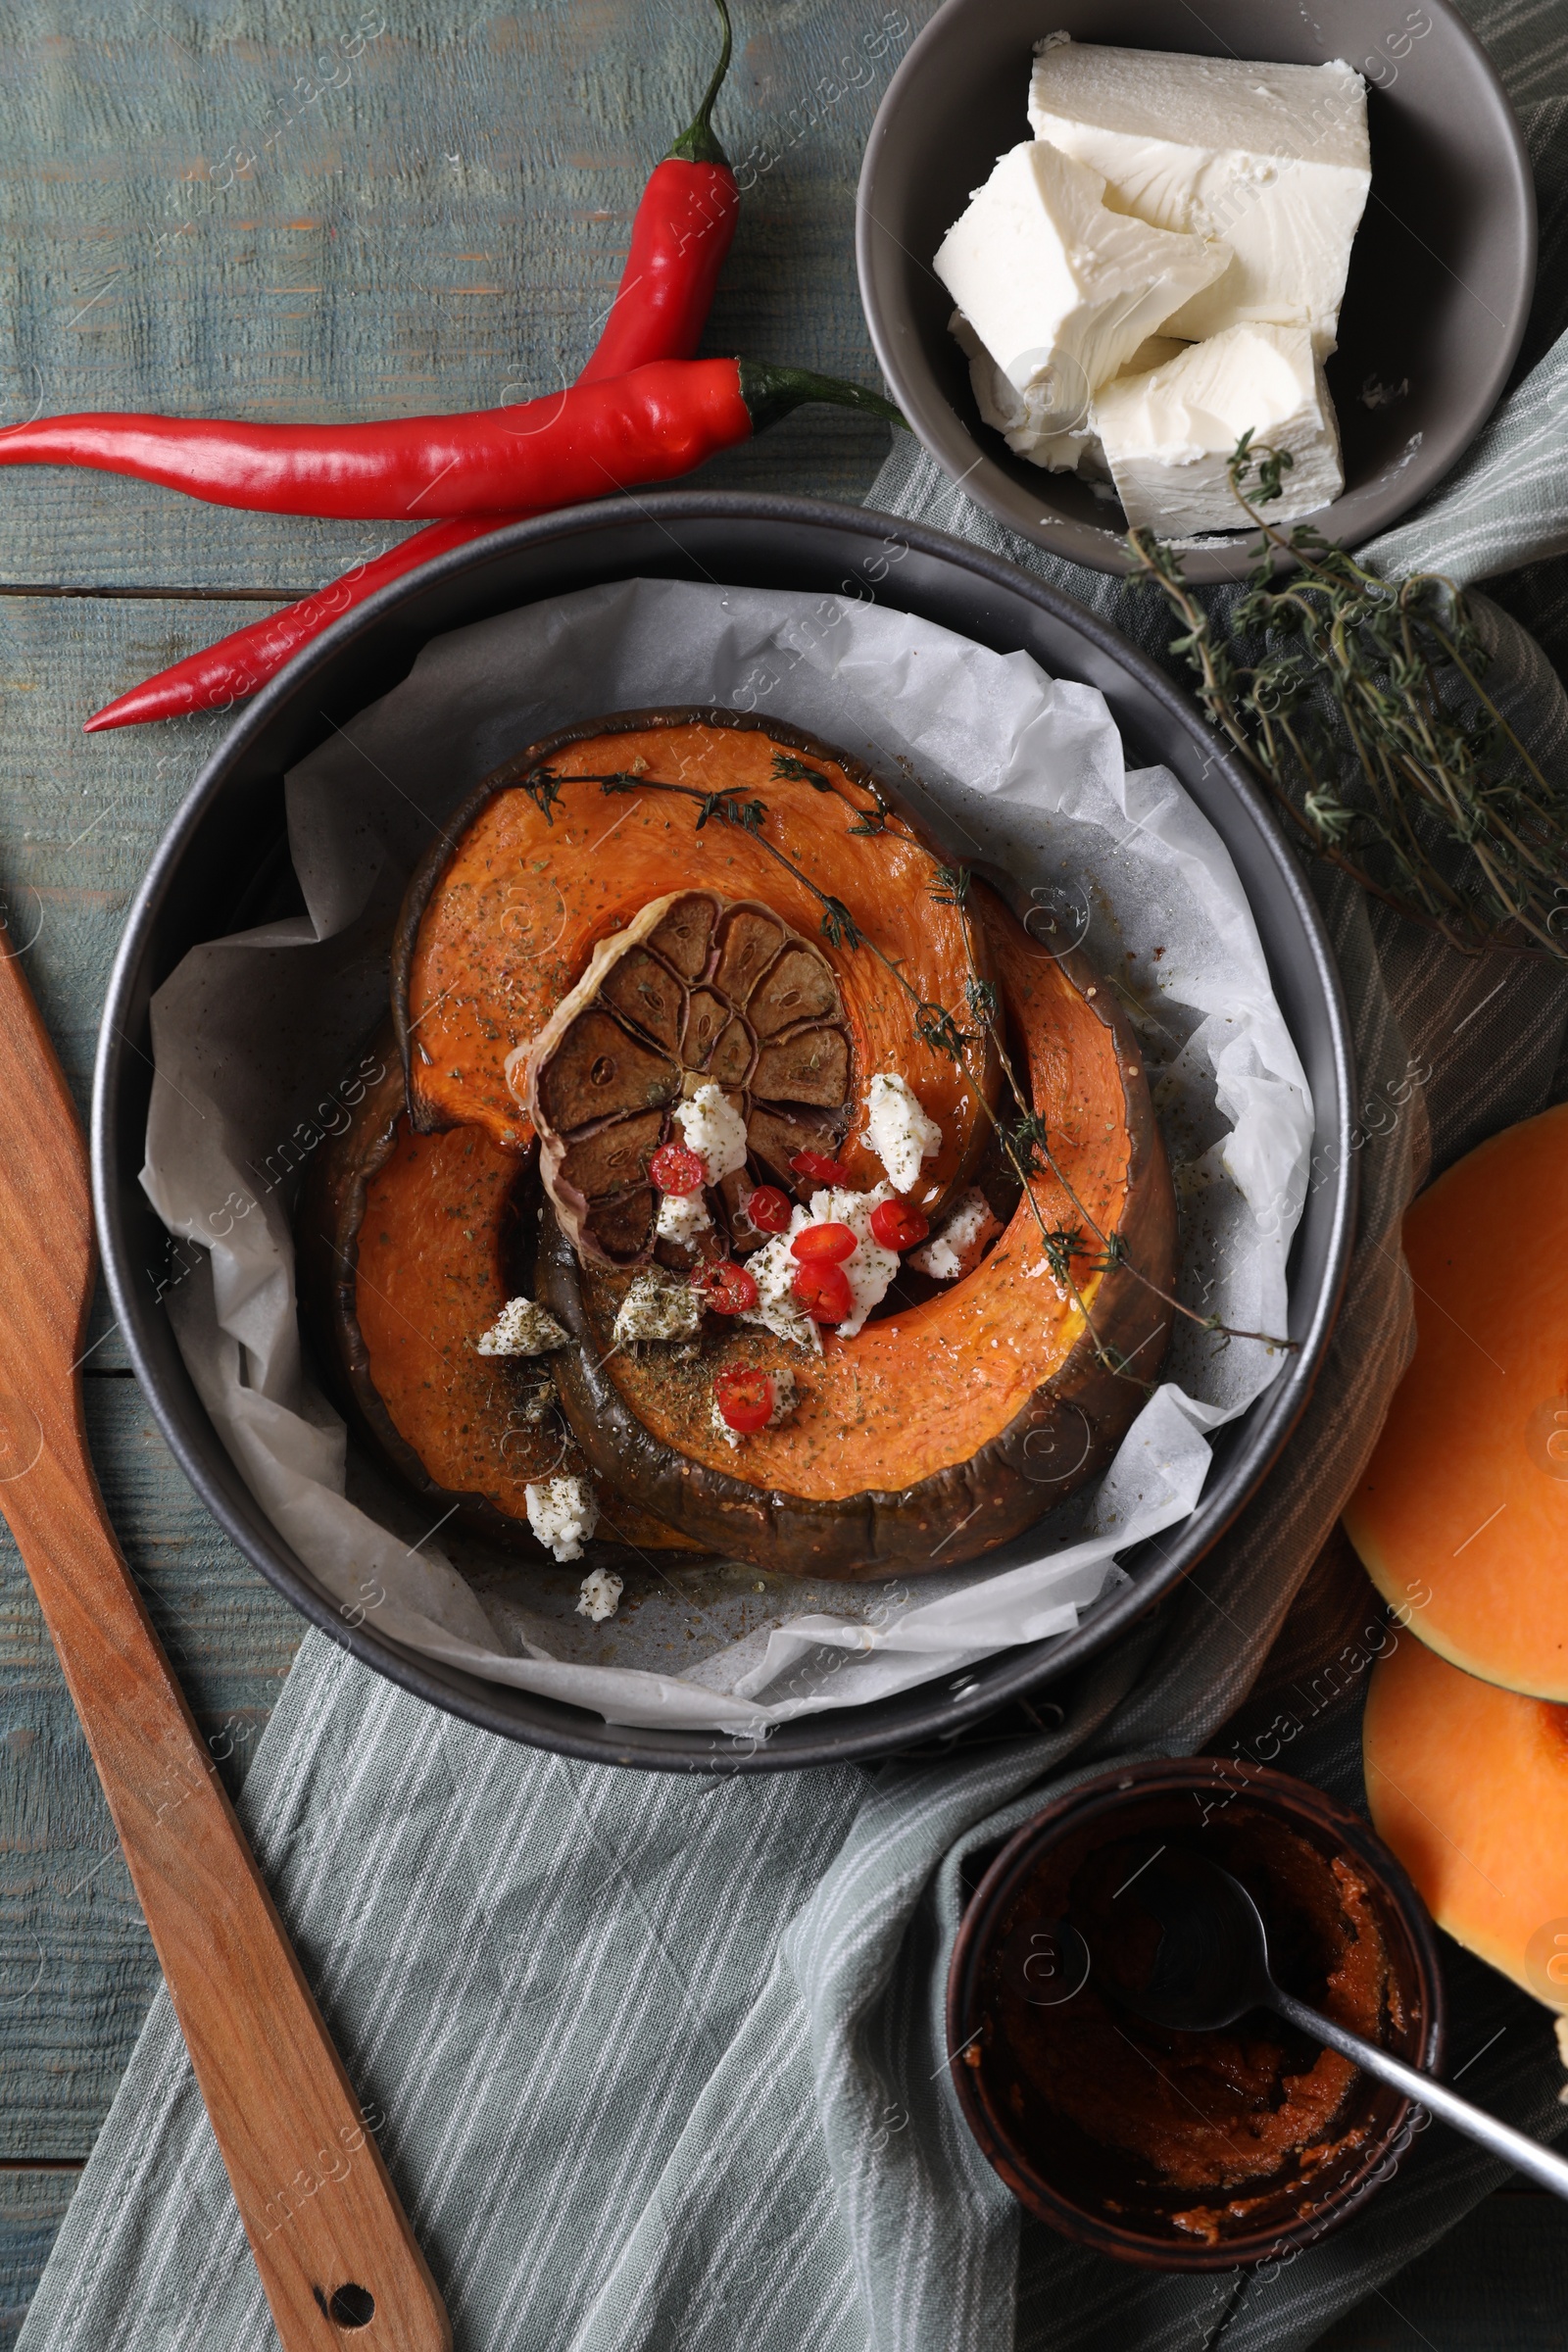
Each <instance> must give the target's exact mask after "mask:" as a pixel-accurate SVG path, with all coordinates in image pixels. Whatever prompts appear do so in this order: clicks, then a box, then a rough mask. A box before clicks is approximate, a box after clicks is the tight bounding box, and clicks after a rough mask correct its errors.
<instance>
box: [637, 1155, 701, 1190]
mask: <svg viewBox="0 0 1568 2352" xmlns="http://www.w3.org/2000/svg"><path fill="white" fill-rule="evenodd" d="M648 1174H649V1177H650V1180H651V1181H652V1182H653V1183H655V1184H657V1185H658V1187H659V1189H660V1191H661V1192H662V1193H678V1194H681V1195H685V1194H688V1193H700V1192H701V1191H702V1189H703V1187H704V1185H705V1184H706V1183H707V1182H708V1168H707V1165H706V1163H705V1161H704V1159H703V1156H702V1153H701V1152H694V1151H693V1150H692V1148H691V1146H690V1145H689V1144H661V1145H660V1147H659V1150H658V1151H657V1152H655V1153H654V1156H653V1158H652V1159H651V1160H650V1161H649V1162H648Z"/></svg>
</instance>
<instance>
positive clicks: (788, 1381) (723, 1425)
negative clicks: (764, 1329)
mask: <svg viewBox="0 0 1568 2352" xmlns="http://www.w3.org/2000/svg"><path fill="white" fill-rule="evenodd" d="M748 1320H750V1321H752V1322H755V1321H756V1320H757V1318H756V1317H755V1316H751V1317H749V1318H748ZM768 1378H769V1380H770V1381H771V1382H772V1384H773V1409H772V1411H771V1412H770V1413H769V1414H768V1416H767V1419H766V1420H765V1421H764V1422H763V1424H762V1426H763V1428H764V1429H777V1428H778V1426H779V1424H780V1423H781V1422H783V1421H787V1420H788V1419H789V1417H790V1415H791V1413H793V1412H794V1410H795V1407H796V1405H797V1404H798V1403H799V1402H800V1393H799V1391H798V1390H797V1388H796V1385H795V1375H794V1373H793V1372H792V1371H791V1370H790V1369H789V1367H788V1366H787V1365H785V1366H784V1367H783V1368H782V1369H781V1370H780V1371H777V1372H770V1373H769V1374H768ZM712 1418H713V1427H714V1428H715V1429H716V1430H717V1432H718V1434H719V1436H720V1437H721V1438H722V1439H723V1440H724V1443H725V1444H726V1445H727V1446H734V1447H735V1449H736V1450H737V1451H739V1449H740V1442H741V1439H742V1438H743V1437H744V1436H746V1435H747V1434H748V1433H747V1432H746V1431H744V1430H739V1429H731V1427H730V1425H729V1423H728V1422H727V1421H726V1420H725V1418H724V1416H723V1414H722V1412H720V1410H719V1404H718V1398H717V1397H714V1398H713V1416H712Z"/></svg>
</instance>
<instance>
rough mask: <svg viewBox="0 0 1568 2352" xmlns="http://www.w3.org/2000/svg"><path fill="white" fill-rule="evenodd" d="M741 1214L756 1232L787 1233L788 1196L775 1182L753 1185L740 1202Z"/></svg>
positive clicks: (788, 1216)
mask: <svg viewBox="0 0 1568 2352" xmlns="http://www.w3.org/2000/svg"><path fill="white" fill-rule="evenodd" d="M741 1215H742V1216H743V1217H744V1218H745V1219H746V1221H747V1223H748V1224H749V1225H751V1226H752V1227H753V1228H754V1230H755V1231H756V1232H758V1233H788V1231H789V1226H790V1216H791V1208H790V1198H789V1195H788V1193H781V1192H780V1191H779V1189H778V1186H777V1185H776V1184H759V1185H756V1186H754V1187H753V1189H752V1191H751V1192H749V1193H748V1194H747V1196H746V1199H745V1201H743V1202H742V1203H741Z"/></svg>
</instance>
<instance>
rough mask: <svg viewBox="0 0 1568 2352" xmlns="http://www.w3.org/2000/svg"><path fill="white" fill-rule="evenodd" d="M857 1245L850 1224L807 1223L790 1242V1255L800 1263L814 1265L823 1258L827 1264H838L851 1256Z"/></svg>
mask: <svg viewBox="0 0 1568 2352" xmlns="http://www.w3.org/2000/svg"><path fill="white" fill-rule="evenodd" d="M859 1247H860V1245H859V1243H858V1241H857V1239H856V1237H855V1231H854V1228H853V1227H852V1226H849V1225H828V1224H823V1225H808V1226H807V1228H806V1230H805V1231H804V1233H798V1234H797V1235H796V1236H795V1239H794V1241H793V1242H791V1244H790V1255H791V1257H798V1258H799V1259H800V1261H801V1263H802V1265H813V1266H814V1265H816V1264H817V1263H818V1262H819V1261H824V1260H825V1261H826V1263H827V1264H829V1265H834V1266H838V1265H842V1264H843V1262H844V1260H845V1259H846V1258H847V1257H853V1256H854V1255H855V1252H856V1251H857V1250H858V1248H859Z"/></svg>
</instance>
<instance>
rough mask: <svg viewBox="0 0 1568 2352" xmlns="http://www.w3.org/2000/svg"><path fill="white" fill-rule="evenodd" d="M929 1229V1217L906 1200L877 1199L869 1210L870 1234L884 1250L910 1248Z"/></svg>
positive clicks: (923, 1236)
mask: <svg viewBox="0 0 1568 2352" xmlns="http://www.w3.org/2000/svg"><path fill="white" fill-rule="evenodd" d="M930 1230H931V1221H930V1219H929V1218H928V1217H922V1216H921V1214H920V1211H919V1210H918V1209H917V1208H911V1207H910V1206H909V1203H908V1202H907V1201H878V1202H877V1204H876V1206H875V1208H873V1209H872V1211H871V1236H872V1239H873V1240H874V1241H878V1242H880V1243H881V1245H882V1247H883V1249H884V1250H912V1249H913V1248H914V1246H915V1244H916V1242H923V1241H924V1240H925V1237H926V1235H927V1234H928V1233H929V1232H930Z"/></svg>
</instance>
